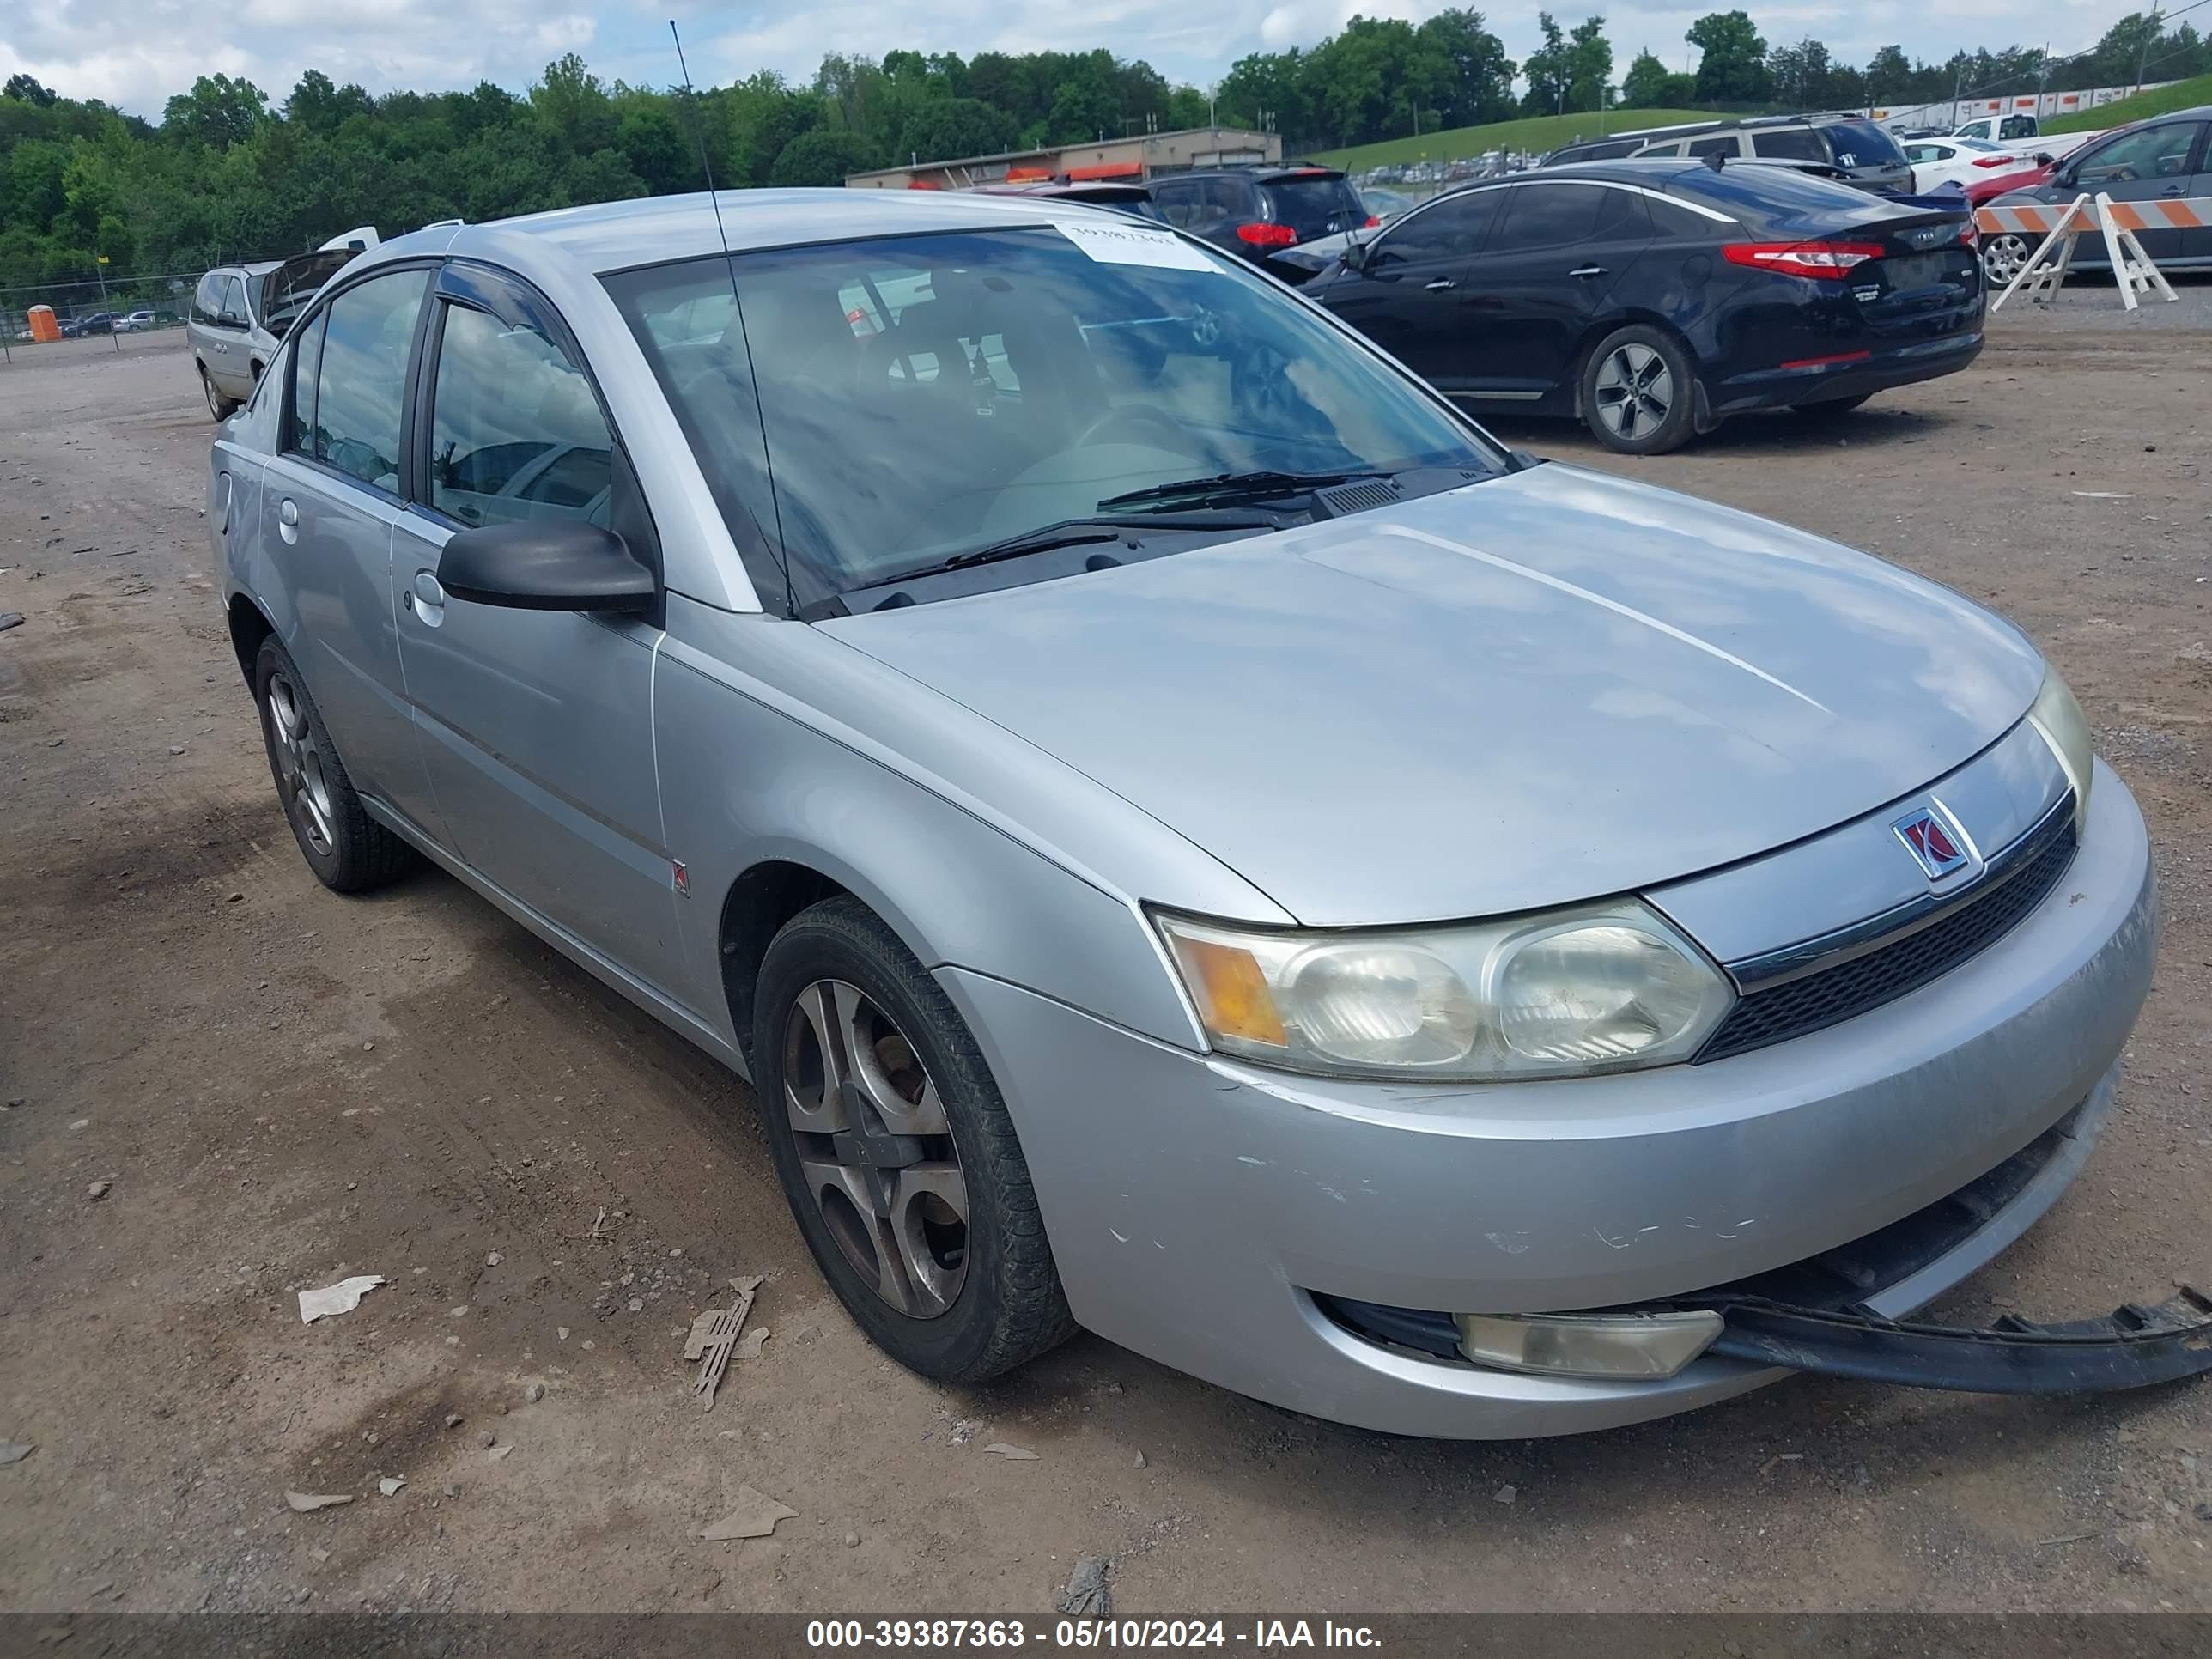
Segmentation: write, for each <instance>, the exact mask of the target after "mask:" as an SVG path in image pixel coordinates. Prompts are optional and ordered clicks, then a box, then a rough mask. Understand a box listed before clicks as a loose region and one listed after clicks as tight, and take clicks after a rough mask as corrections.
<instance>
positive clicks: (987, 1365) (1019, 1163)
mask: <svg viewBox="0 0 2212 1659" xmlns="http://www.w3.org/2000/svg"><path fill="white" fill-rule="evenodd" d="M821 981H835V982H839V983H842V985H843V986H845V987H849V988H851V989H854V990H856V991H857V992H859V993H860V995H861V997H863V998H864V999H866V1002H867V1003H870V1004H872V1005H873V1008H872V1010H871V1011H870V1012H872V1013H879V1014H880V1015H881V1016H884V1017H887V1019H888V1022H889V1024H890V1027H891V1028H892V1029H891V1030H890V1034H889V1035H890V1038H891V1039H896V1038H899V1037H903V1038H904V1040H905V1042H906V1043H907V1044H908V1047H909V1048H910V1051H911V1053H910V1058H911V1059H912V1060H915V1061H917V1062H919V1065H920V1066H921V1071H922V1073H924V1074H925V1080H926V1081H927V1082H928V1083H929V1084H932V1085H934V1087H935V1093H936V1099H937V1102H938V1103H939V1104H940V1105H941V1106H942V1108H943V1112H944V1117H945V1122H946V1124H947V1126H948V1127H949V1129H950V1134H949V1135H948V1136H944V1137H937V1136H931V1137H929V1138H928V1142H927V1144H928V1145H930V1146H932V1147H933V1152H932V1154H931V1156H932V1157H933V1158H937V1159H939V1160H940V1165H939V1166H940V1167H941V1158H942V1152H943V1148H942V1146H939V1145H938V1143H939V1142H940V1141H941V1140H945V1139H949V1141H950V1142H951V1152H953V1153H954V1154H956V1155H957V1166H958V1170H957V1172H958V1175H959V1176H960V1177H961V1178H962V1180H963V1182H964V1184H965V1202H966V1204H967V1207H968V1214H967V1219H966V1223H965V1225H964V1227H963V1229H962V1231H961V1235H960V1240H961V1242H960V1249H959V1255H960V1261H959V1267H958V1271H959V1275H960V1277H959V1282H958V1285H957V1291H952V1292H951V1294H950V1296H949V1299H948V1300H946V1302H945V1304H944V1305H943V1306H942V1308H941V1310H937V1311H933V1312H929V1313H927V1315H926V1316H915V1313H913V1312H912V1311H910V1310H908V1309H902V1308H901V1307H898V1306H895V1305H893V1304H892V1302H891V1301H890V1300H889V1299H887V1298H886V1296H885V1294H884V1292H883V1291H880V1290H879V1289H878V1281H877V1279H872V1278H871V1277H870V1276H868V1275H866V1274H865V1273H863V1272H862V1270H861V1269H860V1267H856V1266H855V1265H854V1260H853V1259H852V1257H851V1256H849V1255H848V1254H847V1251H848V1248H850V1247H852V1243H854V1242H857V1243H859V1244H860V1245H861V1246H864V1247H865V1248H866V1249H870V1250H871V1251H872V1253H873V1255H872V1259H873V1260H875V1261H878V1263H879V1264H880V1262H881V1261H882V1255H881V1250H882V1244H881V1243H880V1238H881V1235H880V1234H878V1235H877V1237H876V1240H875V1241H874V1242H871V1241H870V1240H868V1239H866V1238H861V1237H859V1235H857V1234H856V1233H855V1231H854V1230H853V1228H852V1226H851V1225H848V1226H847V1227H846V1229H845V1231H844V1232H843V1234H842V1237H844V1238H845V1239H846V1240H847V1241H848V1243H840V1237H841V1235H840V1233H839V1232H836V1231H833V1230H832V1226H833V1224H832V1222H831V1219H830V1217H829V1213H828V1212H826V1211H825V1207H824V1205H823V1202H822V1201H818V1200H817V1199H816V1197H815V1195H814V1193H813V1191H812V1188H811V1186H810V1184H809V1182H808V1179H807V1176H806V1175H805V1172H804V1170H803V1169H802V1164H801V1159H802V1157H803V1156H805V1154H803V1153H802V1149H801V1144H800V1135H801V1131H800V1130H799V1129H798V1128H797V1127H794V1125H793V1121H792V1113H791V1110H790V1109H789V1107H788V1106H787V1103H786V1097H785V1085H786V1081H787V1077H786V1073H787V1061H788V1062H790V1067H789V1068H790V1069H793V1071H794V1073H795V1072H796V1071H797V1070H798V1069H799V1068H800V1067H802V1066H804V1064H805V1060H804V1055H803V1054H802V1055H801V1057H800V1058H799V1059H798V1060H793V1057H792V1055H791V1054H790V1053H789V1052H788V1050H789V1048H790V1047H791V1045H790V1044H788V1043H787V1040H786V1039H787V1033H788V1032H789V1030H790V1029H791V1027H792V1023H793V1020H794V1019H800V1020H803V1019H804V1018H805V1016H804V1014H803V1013H802V1012H799V999H800V996H801V995H802V994H804V993H806V992H808V991H809V989H810V987H815V986H817V984H818V983H819V982H821ZM752 1029H753V1076H754V1079H755V1086H756V1089H757V1094H758V1098H759V1102H760V1110H761V1117H762V1121H763V1125H764V1126H765V1127H766V1128H767V1131H768V1139H769V1147H770V1148H771V1150H772V1151H773V1152H774V1154H775V1169H776V1174H777V1176H778V1177H779V1178H780V1179H781V1181H782V1182H783V1190H784V1196H785V1197H786V1198H787V1200H789V1201H790V1204H791V1207H792V1212H793V1215H795V1216H796V1217H797V1218H798V1220H799V1231H800V1232H801V1234H803V1235H804V1236H805V1239H806V1244H807V1248H808V1249H810V1250H811V1251H812V1252H813V1253H814V1260H815V1262H816V1265H817V1266H818V1267H820V1268H821V1270H822V1273H823V1277H824V1278H825V1279H828V1280H829V1285H830V1288H831V1289H832V1290H834V1291H836V1293H837V1298H838V1300H839V1301H841V1302H842V1303H843V1304H845V1309H846V1311H847V1312H848V1313H850V1314H851V1315H852V1316H853V1318H854V1322H856V1323H857V1324H859V1326H860V1328H861V1329H862V1330H863V1331H865V1332H866V1334H867V1335H868V1337H869V1339H870V1340H872V1341H873V1342H874V1343H875V1344H876V1346H878V1347H879V1348H881V1349H883V1351H884V1352H886V1353H888V1354H889V1355H890V1356H891V1358H894V1359H896V1360H897V1361H898V1362H899V1363H900V1364H902V1365H904V1366H906V1367H907V1368H908V1370H914V1371H919V1372H920V1373H921V1375H923V1376H932V1377H938V1378H940V1379H942V1380H944V1381H946V1382H954V1383H980V1382H982V1381H984V1380H986V1379H987V1378H989V1377H994V1376H999V1375H1000V1374H1001V1373H1003V1372H1006V1371H1009V1370H1013V1369H1014V1368H1015V1367H1016V1366H1018V1365H1021V1364H1026V1363H1027V1362H1028V1361H1030V1360H1031V1359H1034V1358H1036V1357H1037V1356H1038V1355H1040V1354H1042V1353H1044V1352H1047V1351H1048V1350H1049V1349H1051V1348H1053V1347H1055V1346H1058V1345H1059V1344H1060V1343H1061V1342H1063V1341H1065V1340H1066V1339H1067V1338H1068V1337H1069V1336H1071V1335H1073V1334H1074V1331H1075V1321H1074V1319H1073V1316H1071V1315H1070V1314H1069V1312H1068V1309H1067V1298H1066V1295H1065V1294H1064V1293H1063V1292H1062V1291H1061V1290H1060V1273H1059V1270H1058V1269H1057V1268H1056V1267H1054V1265H1053V1259H1052V1249H1051V1246H1050V1245H1049V1244H1048V1243H1047V1242H1046V1239H1045V1234H1044V1223H1043V1220H1042V1217H1041V1216H1040V1215H1039V1213H1038V1211H1037V1201H1036V1191H1035V1189H1034V1188H1032V1187H1031V1185H1030V1171H1029V1165H1028V1164H1027V1163H1026V1162H1025V1161H1024V1159H1023V1158H1022V1149H1021V1146H1020V1144H1019V1142H1018V1140H1017V1139H1015V1135H1014V1126H1013V1121H1012V1119H1011V1118H1010V1117H1009V1116H1008V1115H1007V1113H1006V1102H1005V1100H1004V1099H1003V1098H1002V1097H1000V1093H999V1085H997V1083H996V1082H995V1081H994V1080H993V1079H992V1076H991V1072H990V1067H989V1066H987V1064H986V1063H985V1061H984V1059H983V1054H982V1051H981V1049H980V1048H977V1047H976V1045H975V1038H974V1037H973V1036H971V1035H970V1034H969V1030H968V1027H967V1025H966V1024H965V1022H963V1020H962V1019H961V1018H960V1015H959V1013H958V1012H957V1010H955V1009H954V1007H953V1006H952V1005H951V1002H950V1001H949V1000H947V999H946V997H945V993H944V991H943V990H942V989H940V988H939V986H938V984H937V981H935V980H933V979H932V978H931V977H930V976H929V975H928V974H927V973H926V972H925V971H924V970H923V969H922V967H921V963H918V962H916V961H915V958H914V956H913V953H912V952H910V951H908V950H907V948H906V947H905V945H902V943H900V941H899V939H898V936H897V935H896V934H895V933H892V932H891V930H890V928H889V927H886V926H884V922H883V921H882V920H881V919H880V918H879V917H878V916H877V915H875V914H874V913H873V912H872V911H871V910H870V909H868V908H867V907H866V905H864V904H862V903H860V902H859V901H858V900H857V899H854V898H850V897H838V898H834V899H826V900H824V901H823V902H821V903H819V904H817V905H815V906H813V907H812V908H810V909H807V910H805V911H803V912H801V913H800V914H799V915H798V916H796V917H795V918H793V920H792V921H790V922H789V923H787V925H786V926H785V927H784V928H783V930H782V931H781V933H778V934H777V935H776V936H775V939H774V940H773V941H772V942H771V943H770V944H769V948H768V954H767V956H766V957H764V958H763V961H762V963H761V970H760V978H759V981H758V983H757V991H756V994H755V995H754V999H753V1008H752ZM877 1053H878V1055H879V1056H880V1054H881V1050H880V1048H878V1050H877ZM795 1080H796V1081H797V1082H798V1083H799V1087H800V1088H801V1089H802V1091H804V1090H805V1089H807V1088H808V1087H809V1080H808V1079H805V1078H797V1079H795ZM812 1086H813V1087H814V1088H815V1089H816V1090H817V1091H819V1092H821V1093H823V1094H824V1095H826V1094H827V1092H828V1091H826V1090H822V1089H821V1087H820V1079H819V1078H818V1077H817V1078H816V1079H813V1080H812ZM806 1139H807V1141H808V1143H809V1145H810V1146H811V1147H812V1148H813V1154H812V1155H813V1157H814V1158H815V1159H816V1161H817V1165H818V1164H819V1162H820V1161H821V1160H823V1159H824V1158H829V1157H830V1156H831V1155H832V1154H831V1153H830V1152H829V1143H830V1142H831V1139H832V1138H831V1137H830V1136H829V1135H826V1134H824V1135H813V1134H809V1135H807V1137H806ZM840 1196H841V1195H838V1194H833V1196H832V1200H831V1202H832V1203H833V1204H834V1203H836V1202H837V1201H838V1200H839V1197H840ZM843 1207H844V1208H847V1209H849V1210H850V1211H851V1212H852V1215H853V1218H854V1221H856V1222H857V1223H858V1225H859V1228H860V1231H861V1232H862V1233H865V1232H866V1231H867V1229H868V1228H869V1227H870V1225H871V1223H870V1222H869V1220H868V1219H867V1218H863V1217H861V1216H860V1212H859V1211H858V1209H857V1207H855V1206H852V1205H851V1204H850V1202H849V1200H845V1202H844V1204H843ZM878 1225H888V1224H878ZM880 1272H881V1268H880V1266H879V1267H878V1273H880Z"/></svg>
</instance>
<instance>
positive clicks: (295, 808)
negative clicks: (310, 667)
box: [253, 634, 416, 893]
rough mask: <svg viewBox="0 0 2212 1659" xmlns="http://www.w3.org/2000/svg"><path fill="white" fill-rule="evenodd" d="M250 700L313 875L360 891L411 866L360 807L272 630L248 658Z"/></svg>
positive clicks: (402, 847) (411, 854) (395, 840)
mask: <svg viewBox="0 0 2212 1659" xmlns="http://www.w3.org/2000/svg"><path fill="white" fill-rule="evenodd" d="M253 701H254V704H255V706H256V707H257V708H258V709H259V710H260V714H261V742H262V745H263V747H264V748H265V749H266V750H268V752H269V772H270V776H271V777H273V778H275V779H276V799H277V800H278V801H279V803H281V804H282V805H283V808H284V817H285V821H286V822H287V823H289V824H290V825H291V826H292V838H293V839H294V840H295V841H296V842H299V843H300V852H301V856H302V857H304V858H305V859H306V860H307V867H308V868H309V869H310V870H313V872H315V879H316V880H318V881H319V882H321V883H322V884H323V885H324V886H325V887H327V888H329V889H330V890H331V891H332V892H334V893H361V892H366V891H368V890H369V889H370V888H372V887H381V886H382V885H384V884H385V883H386V882H388V881H391V880H392V878H395V877H397V876H400V875H404V874H405V873H406V872H408V871H409V870H410V869H412V868H414V866H415V864H416V853H415V850H414V848H411V847H410V846H408V844H407V843H406V842H404V841H402V840H400V839H399V837H398V836H395V835H393V834H392V831H390V830H389V829H386V828H385V827H384V826H383V825H382V824H380V823H377V822H376V821H375V820H374V819H373V818H371V817H369V816H368V813H367V812H365V811H362V805H361V797H360V796H359V795H357V794H356V793H354V787H353V780H352V779H351V778H350V777H349V776H348V775H346V769H345V763H344V762H343V761H341V760H340V759H339V758H338V751H337V744H333V743H332V742H331V734H330V730H329V728H328V727H327V726H325V725H324V724H323V716H322V713H321V711H320V710H319V709H318V708H316V707H315V701H314V699H313V697H312V696H309V695H308V693H307V684H306V682H304V681H303V680H301V678H300V671H299V669H298V668H297V667H296V666H295V665H294V664H293V661H292V659H291V656H290V654H289V653H287V652H286V651H285V649H284V647H283V646H281V645H279V644H277V643H276V635H273V634H272V635H270V636H269V637H268V638H267V639H264V641H261V649H260V651H259V652H258V653H257V654H256V655H255V657H254V659H253ZM288 729H289V730H290V732H291V738H290V741H289V743H288V742H287V741H286V740H285V738H284V737H283V735H282V734H283V732H286V731H287V730H288Z"/></svg>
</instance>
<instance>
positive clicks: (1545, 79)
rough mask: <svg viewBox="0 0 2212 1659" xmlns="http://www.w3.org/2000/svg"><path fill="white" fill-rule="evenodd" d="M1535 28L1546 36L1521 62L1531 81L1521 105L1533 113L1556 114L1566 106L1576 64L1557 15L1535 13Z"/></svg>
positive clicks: (1522, 69)
mask: <svg viewBox="0 0 2212 1659" xmlns="http://www.w3.org/2000/svg"><path fill="white" fill-rule="evenodd" d="M1536 27H1537V29H1538V30H1539V32H1541V33H1542V35H1543V37H1544V44H1543V45H1542V46H1539V47H1537V49H1536V50H1535V51H1534V52H1530V53H1529V54H1528V57H1527V58H1525V59H1523V60H1522V64H1521V73H1522V76H1524V77H1525V78H1526V79H1527V80H1528V91H1527V92H1526V93H1525V94H1522V99H1521V106H1522V108H1523V109H1525V110H1527V111H1528V112H1529V113H1530V114H1531V115H1555V114H1558V113H1559V112H1560V111H1562V110H1564V109H1565V108H1566V106H1567V88H1568V84H1569V82H1571V81H1572V80H1573V78H1574V64H1573V62H1572V60H1571V57H1570V55H1569V53H1568V51H1567V40H1566V36H1565V34H1564V33H1561V32H1560V29H1559V20H1558V19H1557V18H1555V17H1553V15H1552V14H1551V13H1549V12H1548V11H1540V12H1538V13H1537V14H1536Z"/></svg>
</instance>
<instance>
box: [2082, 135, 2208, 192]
mask: <svg viewBox="0 0 2212 1659" xmlns="http://www.w3.org/2000/svg"><path fill="white" fill-rule="evenodd" d="M2200 131H2203V127H2202V125H2200V124H2199V123H2197V122H2195V121H2175V122H2172V123H2170V124H2169V125H2166V126H2162V127H2145V128H2144V129H2143V130H2142V131H2140V132H2129V133H2123V134H2122V135H2121V136H2120V137H2118V138H2115V139H2113V140H2112V143H2109V144H2107V145H2106V146H2105V147H2104V149H2100V150H2097V151H2095V152H2094V153H2093V154H2091V155H2087V156H2085V157H2083V158H2082V161H2081V165H2080V166H2079V167H2076V168H2075V173H2074V176H2075V179H2076V180H2078V181H2079V182H2080V183H2081V185H2084V186H2085V187H2087V188H2089V189H2098V188H2101V187H2103V186H2106V185H2125V184H2134V183H2137V182H2140V181H2142V180H2145V179H2178V178H2179V177H2180V176H2181V175H2182V174H2183V173H2186V172H2187V171H2188V170H2189V152H2190V151H2191V149H2194V148H2196V144H2197V134H2198V133H2199V132H2200Z"/></svg>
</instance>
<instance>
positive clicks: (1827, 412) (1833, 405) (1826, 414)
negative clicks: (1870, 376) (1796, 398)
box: [1790, 392, 1874, 421]
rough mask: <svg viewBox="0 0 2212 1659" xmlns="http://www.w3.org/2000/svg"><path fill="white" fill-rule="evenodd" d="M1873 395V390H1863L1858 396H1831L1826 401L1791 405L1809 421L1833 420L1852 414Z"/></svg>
mask: <svg viewBox="0 0 2212 1659" xmlns="http://www.w3.org/2000/svg"><path fill="white" fill-rule="evenodd" d="M1873 396H1874V393H1873V392H1860V393H1859V395H1858V396H1857V397H1856V398H1828V399H1827V400H1826V402H1824V403H1817V404H1790V408H1792V409H1794V410H1796V411H1797V413H1799V414H1800V415H1802V416H1804V417H1805V418H1806V419H1807V420H1808V421H1832V420H1835V419H1836V418H1838V416H1844V415H1848V414H1850V412H1851V411H1852V410H1855V409H1857V407H1858V406H1859V405H1860V404H1863V403H1864V402H1865V401H1866V400H1867V399H1868V398H1871V397H1873Z"/></svg>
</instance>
